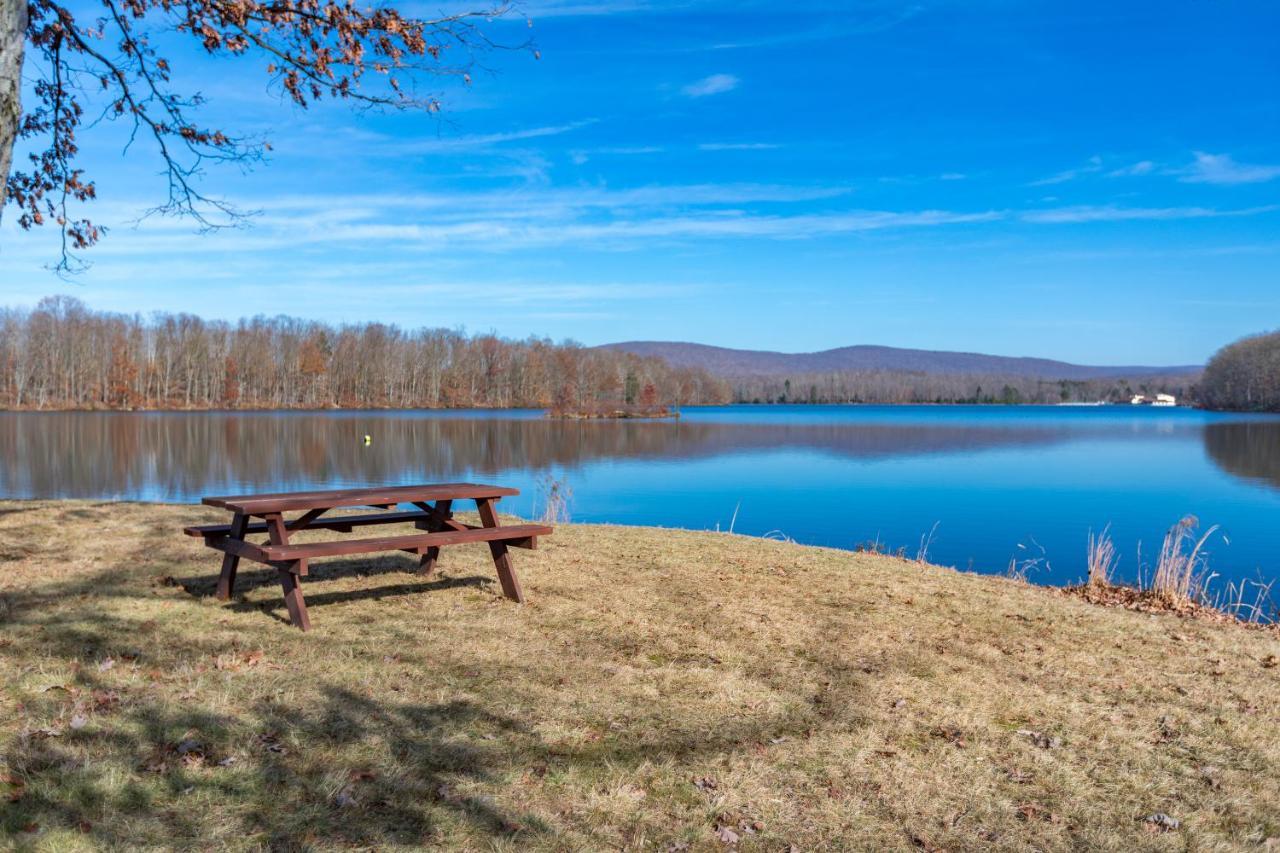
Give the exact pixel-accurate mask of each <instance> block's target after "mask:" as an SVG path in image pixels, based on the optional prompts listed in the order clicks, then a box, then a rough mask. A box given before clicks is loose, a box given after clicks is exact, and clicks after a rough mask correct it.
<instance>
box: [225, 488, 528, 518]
mask: <svg viewBox="0 0 1280 853" xmlns="http://www.w3.org/2000/svg"><path fill="white" fill-rule="evenodd" d="M518 494H520V490H519V489H513V488H509V487H507V486H490V485H485V484H483V483H430V484H422V485H416V486H385V487H381V488H363V489H323V490H320V491H310V492H277V493H274V494H259V495H225V496H219V497H208V498H205V499H204V500H203V501H201V503H204V504H206V505H207V506H216V507H222V508H223V509H229V510H231V511H232V512H238V513H242V514H244V515H264V514H266V513H274V512H290V511H292V510H299V509H334V508H336V507H345V506H393V505H395V504H400V503H415V502H419V501H438V500H476V499H481V500H483V499H485V498H492V499H497V498H501V497H506V496H509V495H518Z"/></svg>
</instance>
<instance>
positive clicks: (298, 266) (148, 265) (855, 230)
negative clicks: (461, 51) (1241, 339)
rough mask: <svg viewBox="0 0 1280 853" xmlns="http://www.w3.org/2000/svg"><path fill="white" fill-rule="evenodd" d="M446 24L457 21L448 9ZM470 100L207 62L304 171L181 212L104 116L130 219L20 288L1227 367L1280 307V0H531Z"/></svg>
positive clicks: (751, 340)
mask: <svg viewBox="0 0 1280 853" xmlns="http://www.w3.org/2000/svg"><path fill="white" fill-rule="evenodd" d="M415 8H416V9H417V10H419V11H422V12H430V11H434V10H435V8H436V7H434V6H431V5H420V6H418V7H415ZM523 11H524V12H525V13H526V14H527V15H528V16H529V17H530V18H531V19H532V22H533V26H532V29H531V30H530V29H527V27H526V24H525V23H524V19H523V17H521V16H519V15H517V16H514V17H513V19H512V20H511V21H510V22H509V23H501V24H497V25H495V26H494V27H493V28H491V33H492V34H493V35H495V36H496V37H498V38H500V39H505V40H507V41H510V42H515V41H518V40H520V39H523V38H525V37H526V36H527V35H528V34H532V36H533V37H534V38H535V39H536V42H537V47H538V48H539V50H540V53H541V58H540V59H536V60H535V59H534V58H532V56H530V55H529V54H527V53H523V52H512V53H501V54H497V55H493V56H490V57H488V58H487V59H486V60H485V63H486V65H487V66H488V70H486V71H481V72H479V73H477V74H476V75H475V79H474V82H473V83H472V85H471V86H470V87H469V88H465V89H459V88H445V89H442V90H441V91H442V94H443V95H444V100H445V105H446V109H445V113H444V119H443V121H442V120H440V119H436V118H431V117H429V116H424V115H412V114H383V115H377V114H373V115H369V114H357V113H352V112H350V111H348V110H346V109H343V108H342V107H340V106H334V105H329V104H325V105H322V106H320V107H318V108H313V109H311V110H307V111H302V110H298V109H295V108H293V107H292V106H289V105H287V104H285V103H283V101H282V100H281V98H280V96H279V93H278V92H275V91H272V90H269V89H268V88H267V87H266V85H265V75H264V73H263V70H262V66H263V65H264V64H265V62H263V61H258V60H257V59H248V60H244V59H241V60H211V59H208V58H206V57H203V56H201V55H200V54H199V52H198V51H197V50H191V49H189V48H185V47H182V48H179V49H178V50H176V51H170V53H169V56H170V59H171V61H172V62H173V64H174V65H175V66H176V67H177V68H178V72H179V74H178V76H179V84H180V85H182V86H185V87H187V88H195V89H199V90H201V91H203V92H204V93H205V94H206V95H207V96H208V97H209V98H210V105H209V107H208V108H207V117H208V119H209V121H210V122H211V123H214V124H220V125H221V126H224V127H226V128H228V129H233V130H237V131H241V132H252V133H265V134H266V135H268V136H269V137H270V139H271V141H272V142H273V144H274V152H273V154H272V155H271V157H270V159H269V162H267V163H266V164H263V165H260V166H258V167H256V168H255V169H254V170H253V171H251V172H249V173H241V172H240V171H239V170H237V169H225V168H224V169H221V170H214V171H211V172H209V173H208V174H207V176H206V177H205V179H204V182H203V185H202V186H203V188H204V189H205V190H206V191H208V192H209V193H210V194H213V195H218V196H221V197H224V198H226V199H227V200H229V201H231V202H233V203H235V204H237V205H239V206H240V207H241V208H243V209H246V210H254V211H259V213H258V215H257V216H255V217H254V218H253V221H252V223H251V224H250V225H249V227H247V228H242V229H236V230H231V231H225V232H220V233H215V234H199V233H196V232H195V231H194V229H193V228H192V226H191V224H190V223H187V222H183V221H180V220H166V219H155V218H151V219H146V220H144V221H143V222H142V223H141V224H138V225H134V224H132V223H133V221H134V220H136V219H137V217H138V216H139V214H140V213H142V212H143V211H145V210H146V209H147V208H148V207H149V206H151V205H154V204H155V203H156V202H157V201H158V200H159V198H160V196H161V193H162V192H163V188H162V186H161V184H160V179H159V177H158V176H157V175H156V168H155V161H154V160H153V159H151V157H150V151H149V150H147V149H146V148H145V146H141V145H139V146H137V147H135V148H134V150H133V151H132V152H131V153H130V154H129V155H128V156H124V155H122V153H121V148H122V140H123V137H122V133H123V128H116V127H111V126H104V127H99V128H95V129H93V130H91V131H86V133H85V135H84V136H83V143H84V152H85V153H84V163H85V166H86V167H87V168H88V169H89V171H90V172H91V174H92V176H93V177H95V178H96V179H97V181H98V186H99V195H100V197H101V200H100V201H99V202H97V203H95V204H94V205H92V207H91V208H90V209H89V211H88V212H89V214H90V215H92V216H93V217H94V218H95V219H97V220H98V221H100V222H103V223H105V224H107V225H109V226H111V231H110V233H109V235H108V236H107V238H106V240H105V241H104V242H103V243H102V245H101V246H100V247H99V248H96V249H94V250H92V252H90V253H88V254H87V255H86V257H87V259H88V260H90V261H91V262H92V267H91V269H90V270H89V271H88V272H86V273H84V274H82V275H79V276H77V277H76V278H75V280H74V281H73V282H70V283H68V282H66V281H63V280H60V279H58V278H57V277H56V276H54V275H53V274H52V273H51V272H49V271H48V270H47V269H46V268H45V267H46V265H47V264H48V263H49V262H50V261H51V260H52V259H53V257H54V253H55V251H56V249H55V244H54V242H53V240H52V238H53V236H54V235H52V234H48V233H46V234H39V233H33V234H26V235H23V234H19V233H18V232H17V231H16V229H15V227H14V223H13V219H14V217H13V215H12V211H10V212H8V213H6V216H5V222H4V225H3V227H2V228H0V241H2V242H0V303H4V304H33V303H34V302H35V301H36V300H37V299H38V298H39V297H40V296H43V295H46V294H49V293H55V292H62V293H71V294H73V295H76V296H78V297H80V298H81V299H83V300H85V301H86V302H87V303H89V304H90V305H91V306H93V307H97V308H103V309H109V310H118V311H126V312H134V311H139V312H144V313H145V312H148V311H152V310H170V311H177V310H183V311H190V312H193V313H198V314H201V315H204V316H210V317H224V318H235V317H239V316H244V315H252V314H259V313H261V314H276V313H287V314H293V315H299V316H304V317H311V318H316V319H322V320H328V321H333V322H342V321H363V320H379V321H386V322H395V323H398V324H400V325H403V326H418V325H427V326H447V327H465V328H466V329H468V330H470V331H488V330H496V331H497V332H499V333H501V334H504V335H509V336H513V337H524V336H527V335H530V334H537V335H546V336H550V337H553V338H556V339H560V338H574V339H576V340H579V341H582V342H584V343H587V344H596V343H604V342H608V341H616V340H625V339H666V340H694V341H700V342H705V343H712V344H718V345H724V346H737V347H744V348H758V349H779V350H786V351H807V350H814V349H823V348H827V347H834V346H842V345H847V344H855V343H875V344H889V345H897V346H911V347H923V348H931V349H960V350H971V351H982V352H991V353H999V354H1008V355H1037V356H1045V357H1052V358H1062V359H1067V360H1072V361H1079V362H1085V363H1143V364H1160V363H1168V364H1172V363H1193V362H1199V361H1201V360H1203V359H1205V358H1206V357H1207V356H1209V355H1210V354H1211V353H1212V352H1213V351H1214V350H1215V349H1216V348H1217V347H1218V346H1220V345H1222V344H1223V343H1225V342H1227V341H1229V340H1231V339H1234V338H1236V337H1238V336H1240V335H1243V334H1247V333H1250V332H1255V331H1261V330H1264V329H1270V328H1276V327H1280V51H1277V50H1276V49H1275V43H1276V35H1277V33H1280V6H1278V5H1276V4H1274V3H1270V2H1220V3H1204V2H1172V3H1170V2H1161V3H1154V2H1152V3H1148V2H1131V3H1121V4H1117V3H1094V2H1073V3H1065V2H1064V3H1051V2H1035V0H1026V1H1025V2H1013V0H1008V2H998V0H964V2H961V0H956V2H930V0H916V2H902V3H900V2H842V3H837V2H829V3H766V2H751V0H739V2H734V3H725V2H712V1H711V0H708V2H699V0H685V2H645V0H594V2H593V0H565V1H564V2H551V0H547V1H546V2H532V1H531V2H528V3H526V4H525V5H524V6H523Z"/></svg>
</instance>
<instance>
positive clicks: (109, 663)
mask: <svg viewBox="0 0 1280 853" xmlns="http://www.w3.org/2000/svg"><path fill="white" fill-rule="evenodd" d="M115 665H116V662H115V660H114V659H113V658H106V659H104V660H103V661H102V662H101V663H99V664H98V672H106V671H107V670H109V669H111V668H112V667H114V666H115Z"/></svg>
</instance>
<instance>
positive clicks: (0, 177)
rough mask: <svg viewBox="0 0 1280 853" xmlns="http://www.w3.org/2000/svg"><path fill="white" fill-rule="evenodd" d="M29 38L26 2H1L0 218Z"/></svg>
mask: <svg viewBox="0 0 1280 853" xmlns="http://www.w3.org/2000/svg"><path fill="white" fill-rule="evenodd" d="M26 38H27V0H0V218H3V216H4V201H5V188H6V184H7V183H8V179H9V169H10V167H11V166H12V165H13V143H14V140H15V139H17V136H18V122H19V121H21V120H22V52H23V46H24V45H25V44H26Z"/></svg>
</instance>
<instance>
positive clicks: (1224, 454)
mask: <svg viewBox="0 0 1280 853" xmlns="http://www.w3.org/2000/svg"><path fill="white" fill-rule="evenodd" d="M1204 449H1205V452H1206V453H1207V454H1208V456H1209V458H1210V459H1212V460H1213V463H1214V464H1215V465H1217V466H1218V467H1219V468H1221V469H1222V470H1223V471H1226V472H1227V473H1228V474H1231V475H1233V476H1236V477H1239V478H1241V479H1243V480H1248V481H1249V482H1252V483H1257V484H1260V485H1267V486H1271V487H1273V488H1280V423H1277V422H1276V421H1274V420H1246V421H1228V422H1226V423H1211V424H1208V425H1207V426H1206V427H1205V430H1204Z"/></svg>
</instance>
